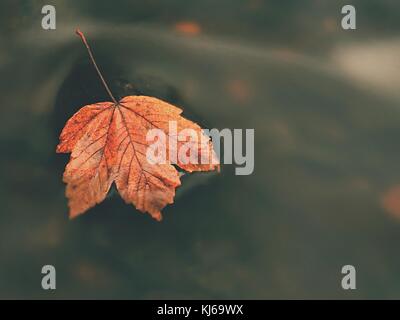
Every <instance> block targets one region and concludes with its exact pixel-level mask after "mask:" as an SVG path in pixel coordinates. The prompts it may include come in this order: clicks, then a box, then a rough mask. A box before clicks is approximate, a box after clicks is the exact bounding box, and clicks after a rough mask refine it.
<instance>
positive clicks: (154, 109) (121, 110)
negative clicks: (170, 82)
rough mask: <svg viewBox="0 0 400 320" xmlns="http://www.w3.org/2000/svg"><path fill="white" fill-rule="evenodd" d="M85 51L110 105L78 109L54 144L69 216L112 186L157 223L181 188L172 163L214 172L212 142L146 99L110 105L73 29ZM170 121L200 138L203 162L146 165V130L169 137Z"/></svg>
mask: <svg viewBox="0 0 400 320" xmlns="http://www.w3.org/2000/svg"><path fill="white" fill-rule="evenodd" d="M76 32H77V34H78V35H79V36H80V37H81V39H82V41H83V43H84V44H85V46H86V48H87V49H88V52H89V56H90V58H91V60H92V62H93V64H94V66H95V68H96V71H97V72H98V74H99V76H100V78H101V80H102V82H103V84H104V86H105V88H106V90H107V92H108V93H109V95H110V97H111V99H112V100H113V102H100V103H94V104H91V105H87V106H84V107H82V108H81V109H80V110H79V111H78V112H77V113H75V114H74V115H73V116H72V117H71V118H70V119H69V120H68V121H67V123H66V125H65V127H64V129H63V130H62V132H61V135H60V143H59V145H58V146H57V150H56V152H58V153H71V157H70V161H69V163H68V164H67V166H66V168H65V171H64V176H63V181H64V182H65V183H66V184H67V187H66V196H67V197H68V199H69V208H70V213H69V215H70V218H74V217H76V216H77V215H79V214H82V213H84V212H85V211H86V210H88V209H89V208H91V207H93V206H94V205H96V204H97V203H100V202H102V201H103V200H104V199H105V197H106V195H107V193H108V191H109V190H110V188H111V185H112V184H113V182H115V185H116V188H117V190H118V191H119V193H120V195H121V197H122V198H123V199H124V200H125V202H127V203H132V204H134V205H135V207H136V208H137V209H138V210H140V211H142V212H148V213H150V215H151V216H152V217H153V218H155V219H157V220H161V210H162V209H163V208H164V207H165V206H166V205H167V204H171V203H173V199H174V196H175V189H176V188H177V187H178V186H179V185H180V184H181V182H180V178H179V173H178V171H177V170H176V168H175V167H174V166H173V165H172V164H176V165H178V166H179V167H180V168H182V169H184V170H185V171H188V172H192V171H209V170H216V169H219V164H218V160H217V158H216V155H215V153H214V150H213V146H212V142H211V141H210V139H209V137H207V136H205V135H204V133H203V132H202V129H201V127H200V126H198V125H197V124H196V123H194V122H192V121H190V120H187V119H185V118H183V117H182V116H181V115H180V114H181V113H182V110H181V109H180V108H178V107H175V106H173V105H171V104H169V103H166V102H164V101H162V100H159V99H156V98H153V97H147V96H127V97H124V98H122V99H121V100H120V101H116V99H115V98H114V96H113V95H112V93H111V91H110V89H109V87H108V86H107V84H106V82H105V81H104V78H103V76H102V75H101V72H100V71H99V69H98V67H97V65H96V62H95V60H94V58H93V55H92V52H91V50H90V47H89V45H88V44H87V41H86V39H85V36H84V35H83V33H82V32H80V31H79V30H77V31H76ZM170 121H175V123H176V124H177V132H180V131H181V130H183V129H192V130H195V132H196V133H197V134H198V135H199V136H200V137H201V138H200V139H199V141H202V142H201V143H199V144H198V146H197V151H198V153H199V154H202V153H204V152H207V153H208V154H209V155H210V161H209V162H207V163H206V164H196V163H183V162H181V161H179V160H178V161H177V162H176V163H173V162H172V161H171V159H170V157H168V158H167V159H166V160H167V161H166V163H155V164H152V163H151V162H149V161H148V159H147V157H146V151H147V148H148V147H149V142H148V141H147V140H146V135H147V132H148V130H151V129H159V130H162V131H163V132H164V133H165V134H166V136H167V137H168V136H170V135H171V133H170V128H169V122H170ZM184 143H185V142H184V141H178V142H177V144H176V146H175V147H173V146H172V147H171V146H169V145H166V150H167V154H168V155H171V154H174V153H175V154H178V153H179V149H180V148H181V147H182V145H183V144H184Z"/></svg>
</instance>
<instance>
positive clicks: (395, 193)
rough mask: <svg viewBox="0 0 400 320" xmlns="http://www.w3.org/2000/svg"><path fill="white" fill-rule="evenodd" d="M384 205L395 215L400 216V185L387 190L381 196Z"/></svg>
mask: <svg viewBox="0 0 400 320" xmlns="http://www.w3.org/2000/svg"><path fill="white" fill-rule="evenodd" d="M381 203H382V207H383V208H384V209H385V210H386V211H387V212H388V213H389V214H390V215H391V216H393V217H395V218H400V185H395V186H393V187H391V188H390V189H388V190H386V192H385V193H384V194H383V196H382V198H381Z"/></svg>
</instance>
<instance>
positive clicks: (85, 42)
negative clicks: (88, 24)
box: [75, 29, 118, 104]
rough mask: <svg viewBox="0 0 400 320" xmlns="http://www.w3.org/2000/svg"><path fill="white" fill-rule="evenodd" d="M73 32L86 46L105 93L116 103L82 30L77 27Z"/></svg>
mask: <svg viewBox="0 0 400 320" xmlns="http://www.w3.org/2000/svg"><path fill="white" fill-rule="evenodd" d="M75 33H76V34H77V35H78V36H79V37H80V38H81V39H82V42H83V44H84V45H85V47H86V49H87V51H88V53H89V57H90V61H92V63H93V66H94V68H95V69H96V71H97V74H98V75H99V77H100V79H101V82H102V83H103V85H104V88H105V89H106V90H107V93H108V94H109V96H110V98H111V99H112V100H113V102H114V103H115V104H118V102H117V100H116V99H115V98H114V96H113V94H112V93H111V90H110V88H109V87H108V85H107V82H106V81H105V80H104V77H103V75H102V74H101V72H100V69H99V67H98V66H97V63H96V60H95V59H94V56H93V53H92V50H91V49H90V47H89V44H88V43H87V41H86V38H85V35H84V34H83V32H82V31H81V30H79V29H76V31H75Z"/></svg>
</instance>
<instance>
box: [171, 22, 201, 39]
mask: <svg viewBox="0 0 400 320" xmlns="http://www.w3.org/2000/svg"><path fill="white" fill-rule="evenodd" d="M175 30H176V31H178V32H180V33H183V34H186V35H189V36H196V35H198V34H200V33H201V27H200V25H199V24H198V23H197V22H193V21H181V22H178V23H176V24H175Z"/></svg>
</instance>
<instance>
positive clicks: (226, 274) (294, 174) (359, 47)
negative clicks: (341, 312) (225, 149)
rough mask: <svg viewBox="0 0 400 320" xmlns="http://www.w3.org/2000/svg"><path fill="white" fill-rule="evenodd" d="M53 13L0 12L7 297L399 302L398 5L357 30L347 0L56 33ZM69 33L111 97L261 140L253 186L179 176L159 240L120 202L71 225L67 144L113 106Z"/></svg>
mask: <svg viewBox="0 0 400 320" xmlns="http://www.w3.org/2000/svg"><path fill="white" fill-rule="evenodd" d="M43 4H45V2H43V3H42V1H30V2H28V1H12V2H11V1H10V2H7V1H5V2H2V4H1V5H0V6H1V10H0V12H1V13H0V20H1V21H2V22H1V31H0V34H1V36H2V41H1V44H0V70H1V75H2V77H1V78H0V86H1V87H0V93H1V101H2V107H1V108H0V112H1V113H0V117H1V120H2V121H1V125H0V147H1V150H2V151H1V157H0V172H1V179H0V203H1V210H0V297H1V298H132V299H151V298H210V299H212V298H227V299H229V298H260V299H261V298H263V299H264V298H400V258H399V256H398V246H399V244H400V221H399V220H398V218H399V217H400V214H399V213H400V200H399V203H397V202H396V200H395V199H396V197H394V200H393V197H391V198H390V199H389V200H388V201H386V202H385V201H383V200H384V199H387V195H388V194H390V193H389V192H390V190H396V186H398V185H400V152H399V148H398V137H399V135H400V94H399V92H400V85H399V83H400V76H399V74H400V72H399V71H400V64H399V59H398V57H399V53H400V37H399V35H400V23H399V22H398V21H400V20H399V15H400V4H398V3H397V2H396V1H353V2H352V4H353V5H355V6H356V8H357V23H358V25H357V27H358V29H357V30H356V31H344V30H342V29H341V28H340V18H341V15H340V8H341V6H342V5H343V4H344V2H343V3H342V2H341V1H322V0H321V1H301V2H300V1H285V2H284V3H282V1H261V0H248V1H238V0H235V1H232V0H230V1H227V0H226V1H225V0H224V1H211V0H207V1H196V2H194V1H193V2H191V1H177V0H174V1H156V0H153V1H148V2H146V4H144V2H143V1H113V5H112V6H111V5H110V4H109V2H105V1H104V2H103V1H82V2H80V3H79V4H78V2H74V3H72V1H68V2H66V1H53V4H55V6H56V9H57V29H56V30H55V31H44V30H42V29H41V25H40V21H41V17H42V15H41V14H40V9H41V7H42V5H43ZM182 22H185V24H183V25H184V26H185V25H186V26H187V25H189V26H190V28H191V29H190V28H189V29H190V30H191V31H190V30H188V29H187V28H186V29H185V28H184V27H182ZM189 22H190V23H189ZM76 27H80V28H81V29H82V30H83V31H84V32H85V33H86V35H87V37H88V39H89V41H90V43H91V44H92V47H93V50H94V53H95V55H96V56H97V58H98V63H99V64H100V65H101V66H102V68H103V69H104V73H105V75H106V78H108V79H109V80H110V83H111V84H112V87H113V90H115V91H116V92H117V93H118V94H121V95H125V94H126V93H129V94H132V93H133V94H147V95H152V96H156V97H159V98H162V99H164V100H166V101H170V102H172V103H175V104H178V105H180V106H182V107H183V109H184V114H185V115H186V116H187V117H189V118H190V119H193V120H195V121H197V122H199V123H200V124H202V126H204V127H208V128H219V129H222V128H254V129H255V171H254V173H253V174H252V175H250V176H236V175H234V167H233V166H231V165H226V166H223V168H222V172H221V173H220V174H218V175H207V174H204V175H203V174H194V175H193V176H190V177H184V180H183V184H184V186H183V187H182V188H181V189H180V190H179V191H178V195H177V198H176V201H175V203H174V204H173V205H171V206H168V207H167V208H166V209H165V210H164V211H163V213H164V220H163V221H162V222H161V223H158V222H156V221H154V220H152V219H151V218H150V216H149V215H144V214H141V213H139V212H138V211H136V210H135V209H134V207H132V206H128V205H126V204H124V203H123V201H122V200H121V199H120V198H119V196H118V195H117V194H113V195H110V196H109V197H108V198H107V199H106V200H105V201H104V202H103V203H102V204H100V205H98V206H96V207H95V208H93V209H91V210H90V211H88V212H87V213H86V214H85V215H83V216H81V217H79V218H77V219H75V220H73V221H69V220H68V208H67V201H66V199H65V196H64V185H63V183H62V178H61V177H62V172H63V167H64V165H65V163H66V162H67V160H68V156H67V157H65V156H64V157H63V155H57V154H55V146H56V144H57V139H58V134H59V131H60V129H61V128H62V126H63V125H64V122H65V121H66V120H67V119H68V118H69V117H70V115H71V114H73V112H74V111H76V110H77V109H78V108H79V107H81V106H82V105H83V104H85V103H91V102H96V101H102V100H104V99H107V97H106V95H105V92H104V91H103V90H102V88H101V85H100V83H99V82H98V80H97V78H96V77H95V74H94V71H93V70H92V69H91V67H90V65H89V64H88V61H87V56H86V52H85V50H84V47H83V46H82V44H81V42H80V40H79V38H77V37H76V35H75V34H74V29H75V28H76ZM193 28H194V30H193ZM185 30H186V32H185ZM398 193H399V192H398ZM399 198H400V195H399ZM45 264H52V265H54V266H55V267H56V270H57V290H56V291H55V292H46V291H43V290H42V288H41V285H40V282H41V274H40V270H41V268H42V266H43V265H45ZM346 264H351V265H354V266H355V267H356V270H357V290H355V291H352V292H348V291H344V290H342V288H341V286H340V281H341V277H342V275H341V273H340V271H341V268H342V266H343V265H346Z"/></svg>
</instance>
